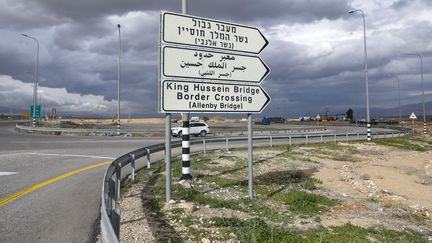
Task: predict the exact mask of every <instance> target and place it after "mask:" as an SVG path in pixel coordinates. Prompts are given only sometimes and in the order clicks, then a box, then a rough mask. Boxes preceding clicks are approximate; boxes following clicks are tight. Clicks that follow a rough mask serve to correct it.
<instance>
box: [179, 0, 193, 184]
mask: <svg viewBox="0 0 432 243" xmlns="http://www.w3.org/2000/svg"><path fill="white" fill-rule="evenodd" d="M182 14H187V0H182ZM182 120H183V126H182V176H181V178H180V180H191V179H192V175H191V171H190V142H189V139H190V136H189V130H190V129H189V113H183V114H182Z"/></svg>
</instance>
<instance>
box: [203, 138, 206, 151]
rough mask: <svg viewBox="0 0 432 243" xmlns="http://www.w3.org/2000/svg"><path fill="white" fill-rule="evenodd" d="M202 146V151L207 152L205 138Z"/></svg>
mask: <svg viewBox="0 0 432 243" xmlns="http://www.w3.org/2000/svg"><path fill="white" fill-rule="evenodd" d="M203 148H204V153H205V154H206V153H207V145H206V141H205V139H203Z"/></svg>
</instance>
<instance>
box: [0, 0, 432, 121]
mask: <svg viewBox="0 0 432 243" xmlns="http://www.w3.org/2000/svg"><path fill="white" fill-rule="evenodd" d="M0 6H1V7H0V23H1V26H0V36H1V38H0V102H1V103H0V107H2V108H1V109H3V111H5V109H6V112H8V110H24V109H26V108H25V107H28V105H29V104H31V103H32V83H33V79H34V62H35V47H36V44H35V41H33V40H31V39H28V38H25V37H23V36H21V33H26V34H28V35H31V36H34V37H36V38H37V39H38V40H39V42H40V62H39V90H40V92H39V96H40V97H41V99H42V104H43V105H44V106H45V107H46V108H45V109H47V110H51V108H52V107H55V108H56V109H57V111H58V112H59V113H61V114H64V115H66V114H86V115H104V116H112V114H114V113H115V112H116V109H117V108H116V107H117V100H116V99H117V44H118V32H117V31H118V30H117V24H121V26H122V28H121V31H122V42H123V46H122V48H123V56H122V68H123V69H122V84H121V96H122V99H121V100H122V110H123V112H122V113H123V114H127V113H128V111H130V112H131V113H132V114H140V115H145V116H154V115H157V113H158V105H157V104H158V101H157V99H158V96H157V87H158V30H159V18H160V17H159V15H160V11H162V10H167V11H172V12H180V11H181V0H153V1H150V0H122V1H120V0H73V1H71V0H14V1H9V0H0ZM358 8H360V9H362V10H363V11H364V13H365V15H366V30H367V47H368V58H369V59H368V60H369V61H368V64H369V92H370V104H371V106H372V107H378V108H393V107H396V106H397V103H398V99H397V97H398V96H397V81H396V78H395V77H389V76H388V75H389V74H395V75H398V77H399V79H400V83H401V103H402V104H403V105H404V104H414V103H419V102H421V81H420V75H419V74H420V61H419V58H418V57H412V56H404V55H403V53H406V52H412V53H420V54H421V55H422V56H423V71H424V84H425V86H424V88H425V99H426V101H432V73H431V72H432V71H431V65H432V41H431V40H432V1H430V0H307V1H305V0H268V1H258V0H217V1H215V0H189V14H191V15H196V16H203V17H207V18H212V19H219V20H224V21H229V22H235V23H239V24H244V25H251V26H257V27H258V28H259V29H260V30H261V31H262V32H263V33H264V35H265V36H266V38H267V39H268V40H269V45H268V47H267V48H266V49H265V50H264V51H263V52H262V53H261V54H260V55H261V57H262V59H264V61H265V62H266V63H267V65H268V66H269V67H270V68H271V73H270V75H269V76H268V77H267V79H266V80H265V81H264V82H262V86H263V87H264V89H265V90H266V91H267V92H268V93H269V95H270V96H271V97H272V102H271V104H270V105H269V106H268V107H267V109H266V110H265V111H264V112H263V114H264V115H283V116H287V115H288V116H297V115H302V114H303V115H315V114H317V113H324V111H325V110H326V109H328V110H329V111H330V113H337V112H344V111H346V110H347V109H348V107H358V108H364V107H365V82H364V66H363V55H364V54H363V23H362V18H361V15H360V14H358V13H357V14H348V13H347V12H348V11H349V10H351V9H358ZM427 110H428V111H427V113H432V108H431V107H427Z"/></svg>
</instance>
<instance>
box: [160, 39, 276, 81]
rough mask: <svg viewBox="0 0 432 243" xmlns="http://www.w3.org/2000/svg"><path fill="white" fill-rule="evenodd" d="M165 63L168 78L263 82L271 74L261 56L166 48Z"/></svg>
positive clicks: (164, 73)
mask: <svg viewBox="0 0 432 243" xmlns="http://www.w3.org/2000/svg"><path fill="white" fill-rule="evenodd" d="M163 60H164V62H163V65H162V67H163V69H162V74H163V75H164V76H166V77H181V78H194V79H212V80H234V81H243V82H254V83H259V82H261V80H263V79H264V78H265V77H266V76H267V74H268V73H269V71H270V70H269V68H268V67H267V66H266V65H265V63H264V62H263V61H262V60H261V59H260V58H259V57H258V56H245V55H238V54H227V53H221V52H213V51H200V50H193V49H187V48H178V47H168V46H166V47H164V48H163Z"/></svg>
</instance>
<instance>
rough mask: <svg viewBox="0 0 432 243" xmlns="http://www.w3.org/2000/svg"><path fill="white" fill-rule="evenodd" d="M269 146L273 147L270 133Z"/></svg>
mask: <svg viewBox="0 0 432 243" xmlns="http://www.w3.org/2000/svg"><path fill="white" fill-rule="evenodd" d="M270 147H273V138H272V136H271V135H270Z"/></svg>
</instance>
